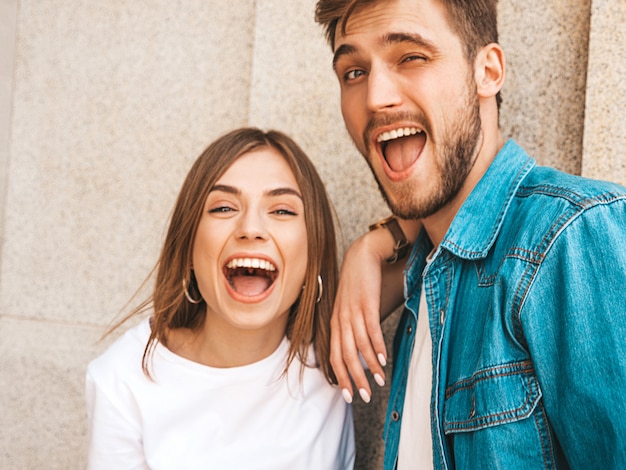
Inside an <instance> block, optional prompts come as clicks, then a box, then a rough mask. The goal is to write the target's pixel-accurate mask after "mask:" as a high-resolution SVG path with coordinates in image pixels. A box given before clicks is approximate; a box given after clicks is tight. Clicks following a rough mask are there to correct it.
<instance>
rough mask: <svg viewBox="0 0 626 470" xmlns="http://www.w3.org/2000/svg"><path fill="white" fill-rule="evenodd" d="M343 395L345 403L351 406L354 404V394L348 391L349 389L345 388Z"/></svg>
mask: <svg viewBox="0 0 626 470" xmlns="http://www.w3.org/2000/svg"><path fill="white" fill-rule="evenodd" d="M341 394H342V395H343V399H344V401H345V402H346V403H347V404H348V405H349V404H350V403H352V394H351V393H350V392H349V391H348V389H347V388H344V389H343V390H342V391H341Z"/></svg>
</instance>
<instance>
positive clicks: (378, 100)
mask: <svg viewBox="0 0 626 470" xmlns="http://www.w3.org/2000/svg"><path fill="white" fill-rule="evenodd" d="M367 78H368V80H367V106H368V108H369V110H370V111H371V112H374V113H375V112H378V111H381V110H384V109H388V108H393V107H395V106H398V105H400V104H401V103H402V95H401V93H400V89H399V87H398V83H397V79H396V78H394V75H393V73H392V72H391V71H390V70H389V69H388V68H386V67H384V66H378V67H372V68H371V70H370V71H369V75H368V77H367Z"/></svg>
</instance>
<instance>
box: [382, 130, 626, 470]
mask: <svg viewBox="0 0 626 470" xmlns="http://www.w3.org/2000/svg"><path fill="white" fill-rule="evenodd" d="M432 248H433V246H432V244H431V242H430V241H429V239H428V237H427V236H426V234H425V233H424V232H422V234H421V235H420V237H419V238H418V240H417V241H416V244H415V247H414V248H413V253H412V255H411V258H410V259H409V261H408V263H407V267H406V270H405V279H404V283H405V285H404V289H405V298H406V302H405V309H404V313H403V315H402V318H401V320H400V324H399V326H398V330H397V332H396V337H395V340H394V371H393V378H392V384H391V392H390V397H389V405H388V410H387V418H386V423H385V429H384V436H383V437H384V440H385V448H386V451H385V460H384V461H385V464H384V468H385V469H387V470H391V469H393V468H395V466H396V461H397V455H398V443H399V437H400V425H401V422H402V411H403V404H404V395H405V388H406V381H407V376H408V366H409V362H410V356H411V349H412V347H413V339H414V335H415V331H416V325H417V312H418V307H419V300H420V299H419V298H420V293H421V286H422V282H423V283H424V287H425V292H426V296H427V299H426V300H427V304H428V311H429V324H430V330H431V336H432V344H433V359H432V366H433V378H432V383H433V387H432V393H431V429H432V436H433V455H434V468H436V469H440V468H468V469H479V468H503V469H507V470H512V469H542V468H580V469H593V468H598V469H612V468H626V189H624V188H622V187H621V186H618V185H615V184H611V183H607V182H600V181H592V180H588V179H583V178H580V177H577V176H572V175H568V174H565V173H562V172H559V171H557V170H554V169H550V168H545V167H540V166H536V164H535V161H534V160H533V159H532V158H530V157H529V156H528V155H527V154H526V153H525V152H524V151H523V150H522V149H521V148H520V147H519V146H518V145H517V144H515V143H514V142H513V141H509V142H507V143H506V145H505V146H504V147H503V149H502V150H501V151H500V152H499V154H498V155H497V156H496V158H495V160H494V161H493V163H492V164H491V166H490V167H489V169H488V170H487V172H486V174H485V175H484V176H483V178H482V179H481V180H480V181H479V183H478V184H477V186H476V187H475V188H474V190H473V191H472V193H471V194H470V195H469V197H468V199H467V200H466V201H465V203H464V204H463V206H462V207H461V209H460V210H459V212H458V213H457V215H456V217H455V219H454V220H453V222H452V224H451V226H450V228H449V230H448V232H447V234H446V236H445V238H444V239H443V241H442V242H441V244H440V246H439V247H438V248H437V250H436V252H435V253H434V257H433V259H432V262H431V263H429V264H428V265H427V264H426V261H425V260H426V256H427V255H428V254H429V253H430V252H431V250H432Z"/></svg>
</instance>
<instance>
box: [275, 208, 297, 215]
mask: <svg viewBox="0 0 626 470" xmlns="http://www.w3.org/2000/svg"><path fill="white" fill-rule="evenodd" d="M274 214H276V215H298V214H297V213H296V212H294V211H292V210H289V209H276V210H275V211H274Z"/></svg>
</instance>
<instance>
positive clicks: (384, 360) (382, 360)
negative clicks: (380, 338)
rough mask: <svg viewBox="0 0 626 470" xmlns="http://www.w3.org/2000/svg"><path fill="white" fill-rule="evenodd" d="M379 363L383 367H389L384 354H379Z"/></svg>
mask: <svg viewBox="0 0 626 470" xmlns="http://www.w3.org/2000/svg"><path fill="white" fill-rule="evenodd" d="M378 362H379V363H380V365H381V366H383V367H385V366H386V365H387V359H385V356H383V353H378Z"/></svg>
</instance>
